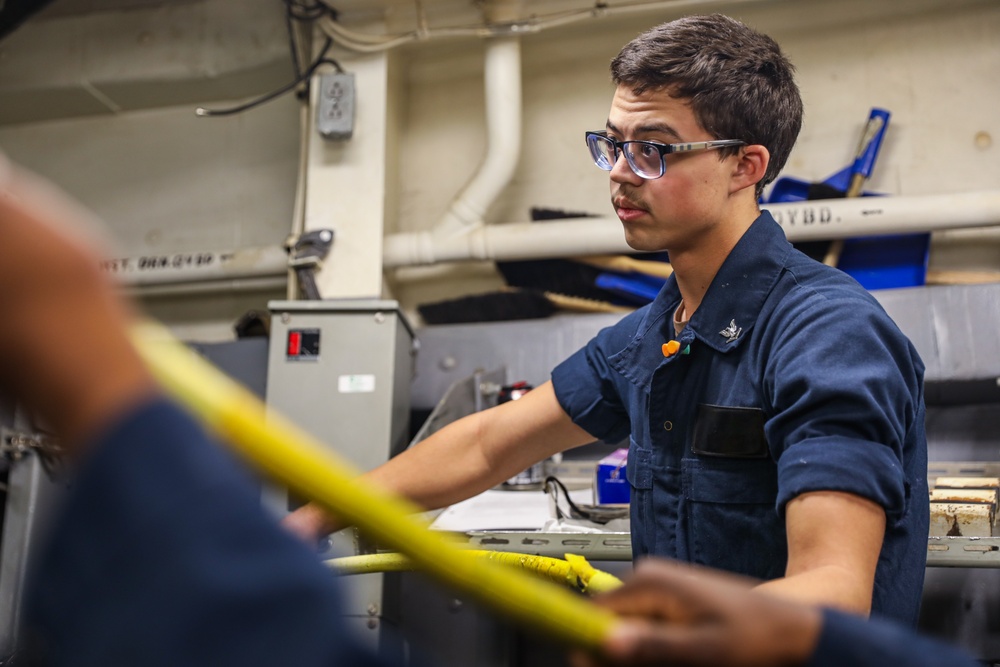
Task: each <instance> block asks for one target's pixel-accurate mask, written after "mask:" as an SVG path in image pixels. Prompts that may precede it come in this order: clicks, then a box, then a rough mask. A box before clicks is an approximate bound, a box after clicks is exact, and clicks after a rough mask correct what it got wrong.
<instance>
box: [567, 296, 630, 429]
mask: <svg viewBox="0 0 1000 667" xmlns="http://www.w3.org/2000/svg"><path fill="white" fill-rule="evenodd" d="M646 310H647V309H639V310H637V311H634V312H633V313H631V314H629V315H626V316H625V317H624V318H622V319H621V320H620V321H619V322H618V323H617V324H615V325H613V326H610V327H607V328H605V329H602V330H601V331H600V332H598V334H597V335H596V336H594V338H592V339H591V340H590V342H588V343H587V344H586V345H585V346H584V347H582V348H581V349H579V350H577V351H576V352H575V353H574V354H573V355H571V356H570V357H569V358H568V359H566V360H565V361H563V362H562V363H560V364H559V365H558V366H556V367H555V368H554V369H553V370H552V388H553V390H554V391H555V394H556V400H558V401H559V405H560V406H561V407H562V409H563V410H565V412H566V414H567V415H569V417H570V419H572V420H573V423H574V424H576V425H577V426H579V427H580V428H582V429H583V430H584V431H586V432H587V433H589V434H590V435H592V436H594V437H595V438H596V439H598V440H604V441H605V442H612V443H613V442H620V441H621V440H622V439H623V438H626V437H628V434H629V433H630V432H631V430H632V424H631V421H630V418H629V414H628V411H627V409H626V405H625V400H626V399H624V398H623V396H622V392H621V390H620V389H619V387H618V386H617V383H618V382H620V381H622V379H621V378H620V377H619V375H618V374H617V373H615V371H614V370H612V369H611V367H610V366H609V363H608V361H609V358H610V357H611V356H612V355H614V354H615V353H617V352H619V351H621V350H622V349H623V348H625V347H626V346H627V345H628V343H629V341H630V340H631V339H632V336H633V334H634V332H635V329H636V326H637V325H638V323H639V322H641V318H642V315H643V314H644V313H645V311H646Z"/></svg>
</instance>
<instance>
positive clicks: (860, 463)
mask: <svg viewBox="0 0 1000 667" xmlns="http://www.w3.org/2000/svg"><path fill="white" fill-rule="evenodd" d="M680 301H681V295H680V292H679V291H678V288H677V283H676V281H675V279H674V278H670V279H669V280H668V281H667V284H666V285H665V286H664V288H663V289H662V290H661V291H660V293H659V295H658V296H657V297H656V300H655V301H654V302H653V303H651V304H650V305H649V306H646V307H644V308H642V309H639V310H637V311H636V312H634V313H632V314H630V315H628V316H626V317H625V318H623V319H622V320H621V321H620V322H619V323H617V324H616V325H614V326H612V327H608V328H607V329H604V330H603V331H601V332H600V333H599V334H598V335H597V336H596V337H595V338H594V339H593V340H591V341H590V343H588V344H587V345H586V346H585V347H584V348H583V349H581V350H579V351H578V352H577V353H575V354H574V355H573V356H571V357H570V358H569V359H567V360H566V361H565V362H563V363H562V364H560V365H559V366H558V367H556V368H555V370H554V371H553V373H552V381H553V386H554V388H555V392H556V396H557V398H558V400H559V402H560V404H561V405H562V407H563V409H564V410H566V412H567V414H569V415H570V417H571V418H572V419H573V421H574V422H575V423H576V424H577V425H579V426H580V427H582V428H583V429H584V430H586V431H587V432H588V433H590V434H591V435H593V436H594V437H596V438H600V439H602V440H606V441H608V442H617V441H620V440H622V439H623V438H625V437H626V436H627V437H629V455H628V465H627V474H628V479H629V482H630V483H631V486H632V498H631V500H632V503H631V505H632V508H631V520H632V550H633V555H634V557H641V556H643V555H647V554H655V555H659V556H667V557H673V558H678V559H682V560H686V561H691V562H695V563H702V564H705V565H709V566H712V567H717V568H722V569H725V570H730V571H733V572H739V573H743V574H747V575H750V576H754V577H759V578H763V579H773V578H776V577H781V576H783V574H784V570H785V565H786V561H787V541H786V535H785V525H784V508H785V504H786V503H787V502H788V501H789V500H792V499H793V498H795V497H796V496H798V495H800V494H803V493H806V492H810V491H819V490H834V491H843V492H847V493H852V494H856V495H858V496H861V497H864V498H867V499H870V500H872V501H874V502H876V503H878V504H879V505H881V506H882V507H883V508H884V509H885V512H886V532H885V538H884V542H883V547H882V553H881V555H880V557H879V561H878V566H877V570H876V576H875V587H874V591H873V600H872V604H873V607H872V612H873V614H874V615H882V616H887V617H891V618H895V619H898V620H900V621H902V622H904V623H908V624H915V622H916V619H917V614H918V612H919V606H920V596H921V591H922V588H923V578H924V567H925V563H926V553H927V546H926V545H927V531H928V512H929V510H928V500H927V497H928V496H927V445H926V438H925V434H924V401H923V371H924V366H923V362H922V361H921V360H920V358H919V356H918V355H917V352H916V350H915V349H914V348H913V346H912V344H911V343H910V341H909V340H908V339H907V338H906V336H904V335H903V334H902V332H900V331H899V329H898V328H897V327H896V325H895V324H894V323H893V322H892V320H891V319H890V318H889V316H888V315H887V314H886V313H885V311H884V310H883V309H882V307H881V306H880V305H879V303H878V302H877V301H876V300H875V299H874V298H873V297H872V296H871V295H870V294H869V293H868V292H867V291H866V290H865V289H864V288H862V287H861V286H860V285H859V284H858V283H857V282H855V281H854V280H853V279H852V278H850V277H849V276H847V275H846V274H844V273H843V272H841V271H838V270H836V269H832V268H830V267H827V266H824V265H823V264H820V263H819V262H816V261H813V260H811V259H809V258H808V257H806V256H805V255H803V254H802V253H800V252H798V251H797V250H795V249H794V248H793V247H792V245H791V244H790V243H789V242H788V241H787V240H786V239H785V237H784V233H783V232H782V230H781V227H779V226H778V224H777V223H776V222H775V221H774V219H773V218H772V217H771V215H770V214H769V213H767V212H766V211H765V212H763V213H762V214H761V215H760V217H758V218H757V220H756V221H755V222H754V223H753V225H752V226H751V227H750V229H749V230H748V231H747V232H746V234H744V236H743V238H742V239H741V240H740V241H739V243H738V244H737V245H736V247H735V248H734V249H733V251H732V252H731V253H730V255H729V257H728V258H727V259H726V261H725V262H724V263H723V265H722V267H721V268H720V270H719V272H718V274H717V275H716V277H715V279H714V280H713V282H712V284H711V286H710V287H709V290H708V292H707V294H706V295H705V298H704V300H703V301H702V303H701V305H700V307H699V308H698V309H697V311H696V312H695V313H694V315H693V316H692V318H691V320H690V322H689V323H688V325H687V326H686V327H685V328H684V330H683V331H682V332H681V334H680V335H679V336H677V335H676V334H675V332H674V327H673V313H674V311H675V310H676V309H677V307H678V305H679V304H680ZM672 339H677V340H678V342H679V343H680V348H679V351H678V352H677V353H676V354H674V355H672V356H670V357H665V356H664V352H663V351H662V349H661V348H662V346H663V344H664V343H665V342H667V341H670V340H672Z"/></svg>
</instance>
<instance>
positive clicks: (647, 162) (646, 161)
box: [623, 141, 662, 178]
mask: <svg viewBox="0 0 1000 667" xmlns="http://www.w3.org/2000/svg"><path fill="white" fill-rule="evenodd" d="M623 150H624V151H625V158H626V160H627V161H628V165H629V166H630V167H632V171H634V172H635V173H636V174H638V175H639V176H641V177H642V178H659V177H660V176H661V175H662V172H661V171H660V166H661V165H662V161H661V160H660V152H659V151H658V150H656V148H655V147H654V146H651V145H650V144H645V143H642V142H638V141H633V142H629V143H628V144H626V145H625V148H624V149H623Z"/></svg>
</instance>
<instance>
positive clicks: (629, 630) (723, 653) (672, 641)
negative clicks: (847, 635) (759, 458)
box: [573, 559, 822, 667]
mask: <svg viewBox="0 0 1000 667" xmlns="http://www.w3.org/2000/svg"><path fill="white" fill-rule="evenodd" d="M756 583H757V582H755V581H752V580H749V579H745V578H742V577H738V576H735V575H731V574H728V573H723V572H718V571H715V570H709V569H706V568H700V567H696V566H692V565H685V564H681V563H676V562H673V561H667V560H661V559H647V560H643V561H641V562H640V563H639V564H638V565H637V566H636V569H635V573H634V574H633V575H632V576H631V577H630V578H629V579H628V581H627V582H626V583H625V585H624V586H622V587H621V588H619V589H617V590H615V591H612V592H610V593H608V594H606V595H604V596H601V597H599V598H596V600H595V601H596V602H597V603H598V604H601V605H602V606H605V607H608V608H610V609H612V610H614V611H616V612H618V613H619V614H621V615H622V617H623V621H622V623H621V624H620V625H619V626H618V627H617V628H616V629H615V630H614V631H613V632H612V634H611V636H610V637H609V638H608V639H607V641H606V642H605V643H604V645H603V647H602V650H601V655H600V656H599V657H598V656H593V655H583V654H577V655H574V656H573V664H574V665H575V667H593V666H595V665H600V664H609V665H635V666H640V665H647V666H653V665H663V666H664V667H667V666H668V665H669V666H670V667H716V666H718V665H726V666H727V667H776V666H778V665H799V664H802V663H804V662H805V661H806V660H807V659H808V658H809V656H810V655H811V654H812V652H813V650H814V649H815V646H816V643H817V641H818V639H819V632H820V626H821V624H822V616H821V613H820V610H819V609H818V608H815V607H809V606H805V605H801V604H798V603H795V602H789V601H786V600H782V599H780V598H777V597H773V596H770V595H768V594H766V593H762V592H757V591H754V590H752V587H753V586H754V584H756Z"/></svg>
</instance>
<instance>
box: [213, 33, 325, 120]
mask: <svg viewBox="0 0 1000 667" xmlns="http://www.w3.org/2000/svg"><path fill="white" fill-rule="evenodd" d="M331 46H333V40H332V39H331V38H330V37H327V38H326V42H325V43H324V44H323V49H322V50H321V51H320V53H319V57H317V58H316V60H315V61H313V63H312V64H311V65H309V68H308V69H306V71H305V72H303V73H302V74H300V75H299V76H297V77H295V80H294V81H292V82H291V83H289V84H286V85H284V86H282V87H281V88H278V89H277V90H275V91H272V92H270V93H268V94H266V95H264V96H262V97H258V98H257V99H255V100H251V101H249V102H247V103H245V104H240V105H239V106H235V107H230V108H228V109H206V108H204V107H198V108H197V109H195V113H196V114H197V115H199V116H231V115H232V114H237V113H240V112H242V111H246V110H247V109H252V108H254V107H256V106H259V105H261V104H264V103H265V102H270V101H271V100H273V99H275V98H277V97H280V96H281V95H284V94H285V93H287V92H288V91H290V90H293V89H294V88H295V87H296V86H298V85H299V84H300V83H302V82H303V81H307V80H308V79H309V77H311V76H312V75H313V72H315V71H316V70H317V69H318V68H319V66H320V65H323V64H330V65H333V66H334V67H336V68H337V71H338V72H343V71H344V68H343V67H341V66H340V63H338V62H337V61H336V60H334V59H333V58H327V57H326V52H327V51H329V50H330V47H331Z"/></svg>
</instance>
